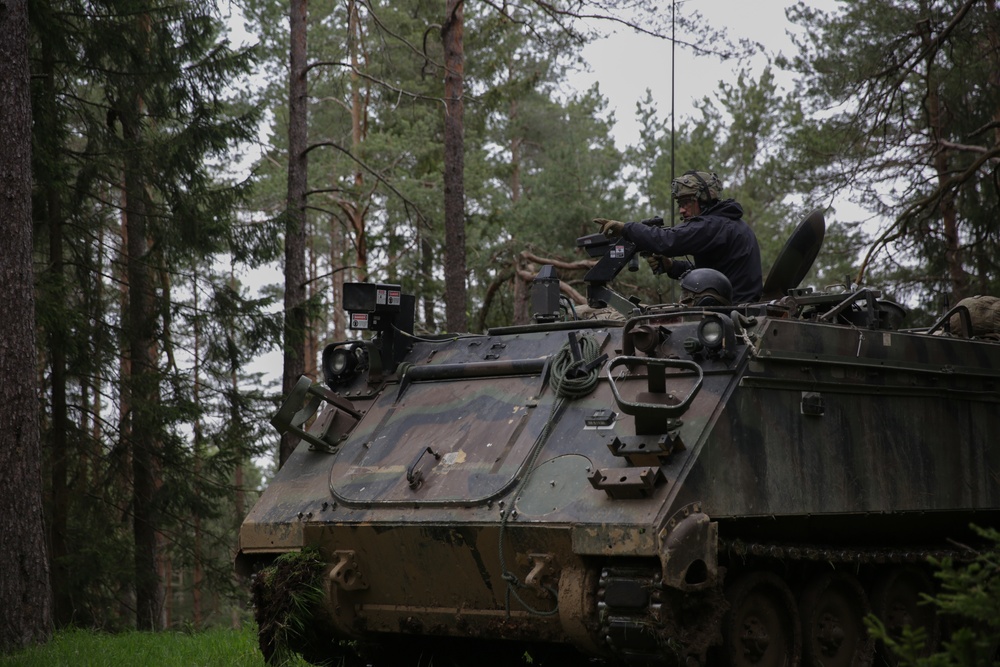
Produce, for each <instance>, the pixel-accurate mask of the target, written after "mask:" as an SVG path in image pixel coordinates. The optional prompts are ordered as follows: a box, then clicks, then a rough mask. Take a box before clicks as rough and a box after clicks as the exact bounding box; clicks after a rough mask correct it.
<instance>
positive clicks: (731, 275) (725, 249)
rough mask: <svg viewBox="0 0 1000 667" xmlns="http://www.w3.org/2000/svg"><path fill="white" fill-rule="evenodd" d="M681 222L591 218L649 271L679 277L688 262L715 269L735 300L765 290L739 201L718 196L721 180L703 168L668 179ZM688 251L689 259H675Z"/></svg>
mask: <svg viewBox="0 0 1000 667" xmlns="http://www.w3.org/2000/svg"><path fill="white" fill-rule="evenodd" d="M671 191H672V193H673V197H674V199H676V200H677V207H678V209H679V210H680V214H681V220H682V222H681V224H680V225H678V226H676V227H652V226H648V225H643V224H640V223H635V222H619V221H618V220H608V219H606V218H595V219H594V222H595V223H597V224H599V225H601V232H602V233H603V234H604V235H605V236H607V237H609V238H610V237H615V236H622V237H624V238H625V239H627V240H629V241H631V242H632V243H634V244H635V245H636V247H637V248H638V249H639V251H640V252H648V253H652V254H651V255H650V256H649V257H647V261H648V262H649V265H650V267H651V268H652V269H653V272H654V273H657V274H659V273H666V274H667V275H668V276H670V277H671V278H675V279H677V278H680V277H681V276H683V275H684V274H685V273H687V272H688V271H690V270H691V269H693V268H696V267H697V268H708V269H715V270H717V271H720V272H722V274H723V275H725V276H726V277H727V278H728V279H729V282H730V283H731V284H732V287H733V302H734V303H749V302H753V301H757V300H758V299H760V296H761V292H762V291H763V290H764V283H763V273H762V271H761V267H760V247H759V246H758V245H757V237H756V236H755V235H754V233H753V230H752V229H751V228H750V226H749V225H748V224H747V223H745V222H744V221H743V207H742V206H740V204H739V202H737V201H735V200H733V199H724V200H722V201H719V195H720V193H721V192H722V183H720V182H719V177H718V176H716V175H715V174H713V173H710V172H707V171H689V172H687V173H685V174H684V175H683V176H680V177H679V178H675V179H674V180H673V182H672V183H671ZM681 255H691V256H692V257H693V258H694V262H693V263H692V262H689V261H687V260H684V259H676V258H677V257H678V256H681Z"/></svg>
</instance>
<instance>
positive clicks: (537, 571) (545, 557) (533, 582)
mask: <svg viewBox="0 0 1000 667" xmlns="http://www.w3.org/2000/svg"><path fill="white" fill-rule="evenodd" d="M528 558H530V559H531V572H529V573H528V576H527V577H525V578H524V585H525V586H528V587H529V588H533V589H535V591H536V592H537V593H538V594H539V595H541V596H543V597H544V596H548V595H549V590H548V589H547V588H545V587H544V586H543V585H542V579H544V578H545V577H548V576H551V575H552V574H553V568H552V560H553V559H554V558H555V556H553V555H552V554H528Z"/></svg>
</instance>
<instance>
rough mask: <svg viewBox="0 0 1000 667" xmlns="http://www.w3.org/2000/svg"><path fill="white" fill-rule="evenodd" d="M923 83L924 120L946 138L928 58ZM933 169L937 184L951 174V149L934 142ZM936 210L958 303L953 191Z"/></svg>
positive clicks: (961, 270) (963, 287) (965, 286)
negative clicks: (925, 90) (924, 84)
mask: <svg viewBox="0 0 1000 667" xmlns="http://www.w3.org/2000/svg"><path fill="white" fill-rule="evenodd" d="M918 29H919V30H921V31H922V37H923V40H924V44H925V45H929V44H930V40H931V35H930V33H929V32H928V31H929V27H928V25H927V24H926V23H924V22H921V23H920V24H919V25H918ZM926 66H927V70H926V72H925V83H926V85H927V98H926V102H925V104H926V110H927V124H928V127H929V129H930V132H931V136H932V137H933V139H934V140H935V142H939V141H943V140H945V139H947V136H946V134H945V132H946V129H945V127H944V120H943V113H942V108H941V94H940V90H939V88H938V84H937V82H936V81H935V79H934V74H933V73H934V62H933V60H932V59H931V58H929V59H928V60H927V62H926ZM933 150H934V159H933V164H934V170H935V171H936V172H937V177H938V185H939V186H943V185H944V184H945V183H947V182H948V180H949V179H950V178H951V175H950V167H949V164H948V163H949V159H948V158H949V154H950V151H949V150H948V149H947V148H945V147H944V146H943V145H941V144H937V145H935V146H934V149H933ZM938 212H939V213H940V214H941V224H942V225H943V227H944V229H943V233H944V242H945V248H944V259H945V263H946V265H947V267H948V280H949V282H950V283H951V303H953V304H954V303H958V302H959V301H961V300H962V299H964V298H965V297H966V296H968V291H969V275H968V273H967V272H966V271H965V267H964V266H963V263H962V259H963V258H962V254H963V253H962V245H961V238H960V236H959V231H958V211H957V210H956V207H955V195H954V192H953V191H951V190H943V195H942V197H941V203H940V204H939V205H938Z"/></svg>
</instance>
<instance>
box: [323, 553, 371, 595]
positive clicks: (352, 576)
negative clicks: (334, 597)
mask: <svg viewBox="0 0 1000 667" xmlns="http://www.w3.org/2000/svg"><path fill="white" fill-rule="evenodd" d="M333 555H334V557H335V558H336V559H337V560H336V562H334V564H333V568H331V569H330V581H332V582H333V583H335V584H337V586H339V587H340V588H341V589H343V590H345V591H360V590H365V589H366V588H368V582H367V581H365V577H364V574H363V573H362V572H361V568H360V567H358V559H357V557H356V556H355V553H354V551H351V550H345V551H334V552H333Z"/></svg>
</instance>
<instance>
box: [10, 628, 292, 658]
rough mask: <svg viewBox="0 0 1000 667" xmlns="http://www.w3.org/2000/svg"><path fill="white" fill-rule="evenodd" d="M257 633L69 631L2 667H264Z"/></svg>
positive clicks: (213, 631)
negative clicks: (138, 666)
mask: <svg viewBox="0 0 1000 667" xmlns="http://www.w3.org/2000/svg"><path fill="white" fill-rule="evenodd" d="M256 630H257V628H256V626H255V625H254V624H253V623H246V624H244V625H243V626H242V627H241V628H240V629H239V630H229V629H218V630H209V631H205V632H199V633H194V634H188V633H180V632H168V633H148V632H125V633H121V634H106V633H99V632H92V631H85V630H78V629H73V630H64V631H61V632H57V633H56V634H55V636H54V637H53V638H52V641H50V642H49V643H47V644H45V645H44V646H38V647H35V648H32V649H29V650H25V651H21V652H19V653H15V654H13V655H9V656H0V667H135V665H157V667H192V666H204V667H211V666H213V665H226V666H227V667H264V665H265V662H264V658H263V656H262V655H261V654H260V651H258V650H257V635H256ZM285 664H286V667H300V666H301V667H305V665H306V664H307V663H306V662H305V661H303V660H301V659H300V658H297V657H295V658H292V659H291V660H290V661H289V662H287V663H285Z"/></svg>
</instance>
